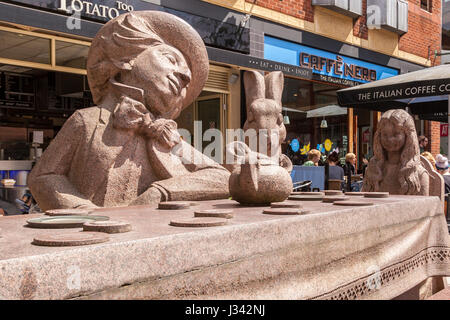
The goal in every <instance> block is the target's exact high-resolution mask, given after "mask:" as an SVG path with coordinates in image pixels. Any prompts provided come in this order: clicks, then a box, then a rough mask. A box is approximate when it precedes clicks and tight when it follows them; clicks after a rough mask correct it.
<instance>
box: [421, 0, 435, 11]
mask: <svg viewBox="0 0 450 320" xmlns="http://www.w3.org/2000/svg"><path fill="white" fill-rule="evenodd" d="M431 5H432V1H431V0H420V7H421V8H422V9H423V10H425V11H428V12H431V8H432V6H431Z"/></svg>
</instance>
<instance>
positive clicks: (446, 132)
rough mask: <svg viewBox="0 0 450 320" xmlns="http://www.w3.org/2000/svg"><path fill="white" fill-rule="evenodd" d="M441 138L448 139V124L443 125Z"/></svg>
mask: <svg viewBox="0 0 450 320" xmlns="http://www.w3.org/2000/svg"><path fill="white" fill-rule="evenodd" d="M441 137H448V123H441Z"/></svg>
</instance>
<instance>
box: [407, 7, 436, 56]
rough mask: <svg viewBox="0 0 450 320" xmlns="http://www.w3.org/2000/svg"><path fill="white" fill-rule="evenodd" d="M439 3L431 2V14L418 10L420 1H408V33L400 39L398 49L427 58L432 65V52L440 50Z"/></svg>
mask: <svg viewBox="0 0 450 320" xmlns="http://www.w3.org/2000/svg"><path fill="white" fill-rule="evenodd" d="M441 28H442V27H441V1H440V0H433V1H432V10H431V13H429V12H427V11H425V10H422V9H421V8H420V0H409V14H408V32H407V33H406V34H404V35H403V36H401V37H400V41H399V49H400V50H402V51H406V52H408V53H412V54H415V55H417V56H420V57H423V58H427V59H428V58H429V59H430V60H431V62H432V63H433V65H438V64H440V58H439V57H438V58H437V59H436V61H435V59H434V50H438V51H439V50H440V48H441V33H442V29H441Z"/></svg>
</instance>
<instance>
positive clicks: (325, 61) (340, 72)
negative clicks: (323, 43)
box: [300, 52, 377, 81]
mask: <svg viewBox="0 0 450 320" xmlns="http://www.w3.org/2000/svg"><path fill="white" fill-rule="evenodd" d="M300 65H301V66H302V67H305V68H309V69H312V70H316V71H318V72H320V73H323V72H326V73H327V74H329V73H330V72H333V75H335V76H336V77H338V78H341V77H345V78H353V79H357V80H364V81H375V80H377V71H376V70H373V69H368V68H365V67H361V66H358V65H355V64H348V63H345V62H344V61H343V59H342V57H340V56H336V59H330V58H325V57H320V56H316V55H313V54H309V53H306V52H301V53H300Z"/></svg>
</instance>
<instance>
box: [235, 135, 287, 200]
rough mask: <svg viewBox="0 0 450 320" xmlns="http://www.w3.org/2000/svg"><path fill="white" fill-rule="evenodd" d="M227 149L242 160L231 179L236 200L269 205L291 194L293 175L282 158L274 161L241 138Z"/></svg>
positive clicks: (239, 160) (238, 160)
mask: <svg viewBox="0 0 450 320" xmlns="http://www.w3.org/2000/svg"><path fill="white" fill-rule="evenodd" d="M227 152H228V153H229V154H231V155H233V156H234V159H235V161H236V162H237V163H238V164H237V165H235V167H234V170H233V171H232V173H231V176H230V180H229V188H230V194H231V197H232V199H233V200H236V201H237V202H239V203H241V204H244V205H267V204H270V203H271V202H281V201H284V200H286V199H287V198H288V197H289V195H290V194H291V192H292V188H293V185H292V179H291V176H290V174H289V172H288V171H287V170H286V169H284V168H283V167H280V165H279V162H278V158H277V159H276V160H275V161H274V160H273V159H271V158H270V157H268V156H266V155H264V154H261V153H257V152H254V151H252V150H251V149H250V148H249V147H248V146H247V145H246V144H245V143H243V142H240V141H237V142H232V143H230V144H229V145H228V146H227Z"/></svg>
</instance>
